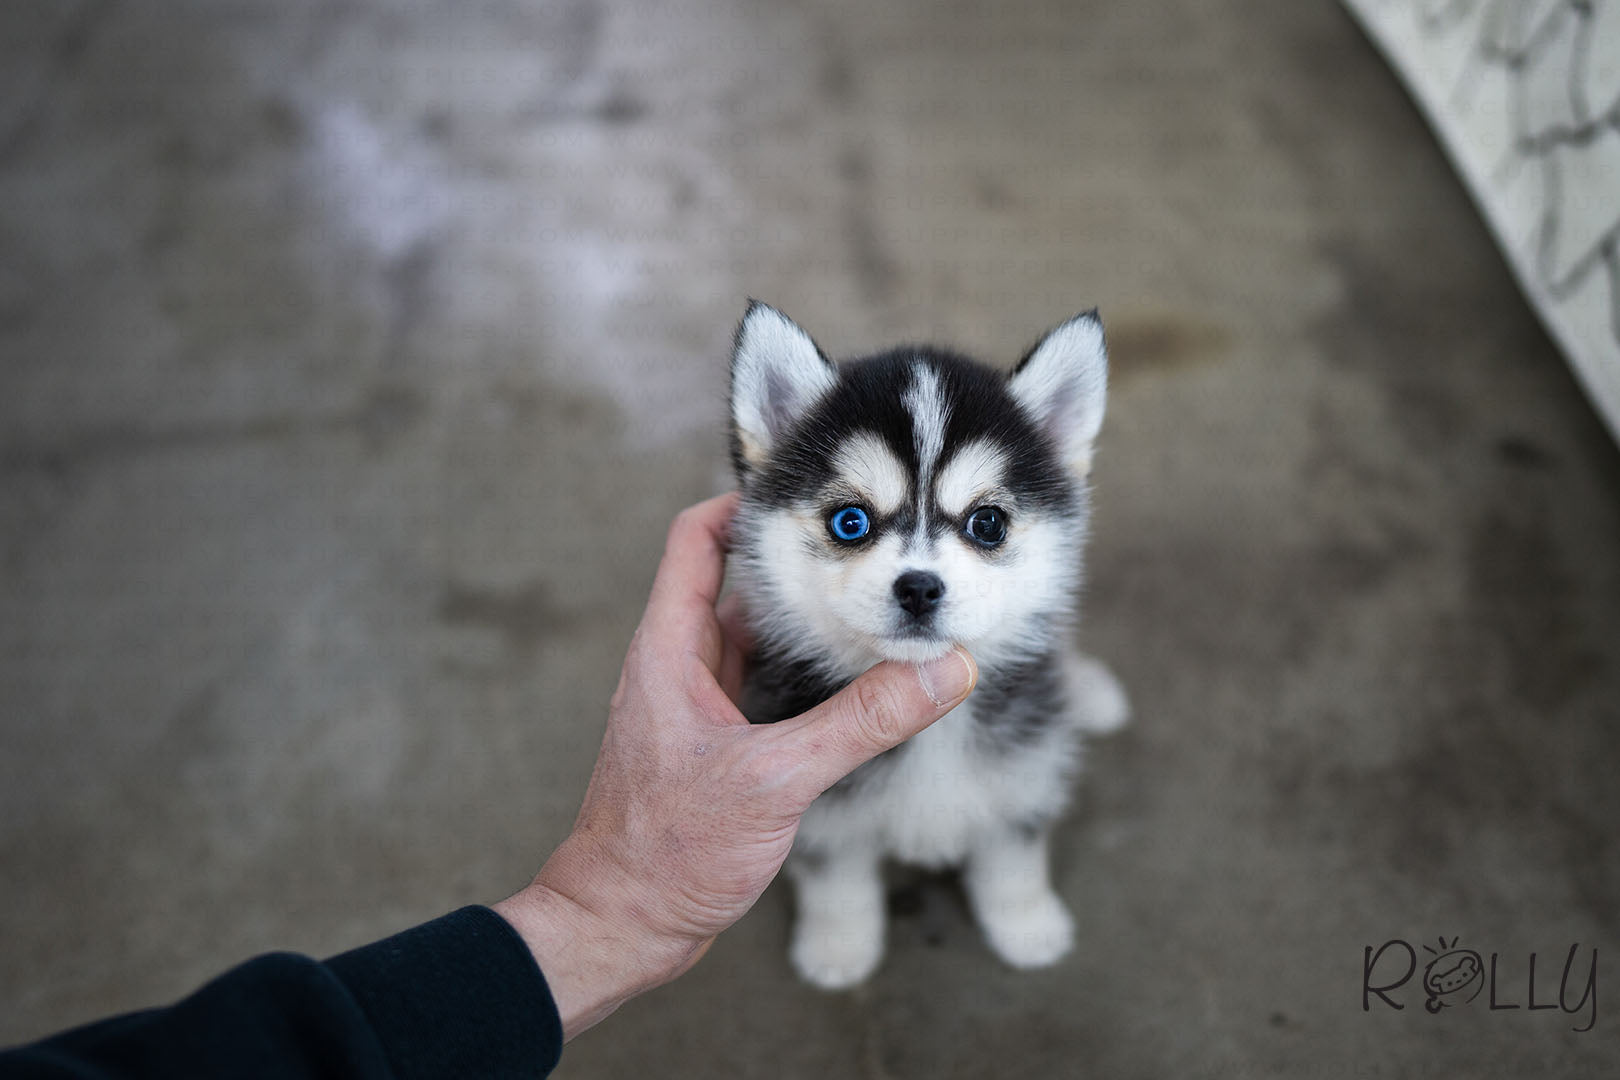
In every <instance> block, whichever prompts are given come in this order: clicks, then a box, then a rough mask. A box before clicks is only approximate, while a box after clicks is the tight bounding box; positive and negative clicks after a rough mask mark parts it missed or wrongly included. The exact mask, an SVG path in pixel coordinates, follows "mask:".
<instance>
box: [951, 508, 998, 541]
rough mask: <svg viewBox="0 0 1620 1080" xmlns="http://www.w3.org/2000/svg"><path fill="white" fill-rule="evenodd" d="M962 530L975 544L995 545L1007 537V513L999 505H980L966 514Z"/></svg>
mask: <svg viewBox="0 0 1620 1080" xmlns="http://www.w3.org/2000/svg"><path fill="white" fill-rule="evenodd" d="M962 531H963V532H965V533H967V534H968V538H969V539H970V540H972V541H973V542H974V543H976V544H980V545H982V546H984V547H995V546H996V545H997V544H999V543H1001V542H1002V541H1003V540H1005V539H1007V515H1006V513H1005V512H1003V511H1002V509H1001V507H999V506H981V507H979V508H978V509H977V510H975V511H973V513H971V514H969V515H968V519H967V524H966V525H965V526H963V529H962Z"/></svg>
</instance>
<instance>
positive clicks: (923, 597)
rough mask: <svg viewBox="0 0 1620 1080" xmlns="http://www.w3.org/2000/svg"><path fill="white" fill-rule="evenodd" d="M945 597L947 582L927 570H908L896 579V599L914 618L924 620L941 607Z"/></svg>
mask: <svg viewBox="0 0 1620 1080" xmlns="http://www.w3.org/2000/svg"><path fill="white" fill-rule="evenodd" d="M944 595H945V582H943V581H941V580H940V577H939V575H938V574H931V573H929V572H928V571H927V570H907V571H906V572H905V573H903V574H901V575H900V576H899V577H897V578H895V579H894V598H895V599H896V600H898V601H900V606H901V607H903V608H905V609H906V610H907V611H908V612H910V613H911V614H912V616H914V617H916V618H922V616H924V615H927V614H928V613H929V612H930V611H933V610H934V609H935V608H936V607H938V606H939V598H940V597H942V596H944Z"/></svg>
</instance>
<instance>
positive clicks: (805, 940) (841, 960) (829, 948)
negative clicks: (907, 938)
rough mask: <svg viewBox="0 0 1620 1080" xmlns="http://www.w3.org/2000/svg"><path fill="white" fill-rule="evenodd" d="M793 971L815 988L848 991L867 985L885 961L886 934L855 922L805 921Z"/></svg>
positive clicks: (796, 939) (797, 930)
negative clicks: (854, 923) (884, 939)
mask: <svg viewBox="0 0 1620 1080" xmlns="http://www.w3.org/2000/svg"><path fill="white" fill-rule="evenodd" d="M788 955H789V957H790V958H791V959H792V961H793V970H795V971H797V972H798V973H799V977H800V978H802V979H803V980H804V981H805V982H807V983H809V984H810V985H811V986H816V987H819V988H821V989H822V990H847V989H849V988H850V987H852V986H855V985H857V984H859V983H862V982H865V981H866V977H867V976H868V975H870V974H872V972H873V971H876V970H877V966H878V961H879V960H881V959H883V933H882V931H881V929H879V930H878V931H877V932H875V933H874V932H873V931H872V929H871V928H870V927H865V926H857V925H853V923H852V921H839V920H831V919H827V920H822V919H816V920H809V919H806V920H801V921H800V923H799V925H798V926H796V927H794V929H793V947H792V949H791V950H790V951H789V954H788Z"/></svg>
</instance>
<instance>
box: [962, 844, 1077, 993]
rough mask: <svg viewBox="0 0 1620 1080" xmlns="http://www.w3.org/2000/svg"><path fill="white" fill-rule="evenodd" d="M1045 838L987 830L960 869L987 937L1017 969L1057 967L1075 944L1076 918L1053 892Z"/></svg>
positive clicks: (969, 898)
mask: <svg viewBox="0 0 1620 1080" xmlns="http://www.w3.org/2000/svg"><path fill="white" fill-rule="evenodd" d="M1046 839H1047V832H1046V830H1045V829H1040V830H1029V829H1021V828H1018V827H1016V826H1012V825H1008V826H1003V827H999V828H995V829H991V830H989V831H988V832H987V833H986V834H985V835H984V836H982V837H980V839H979V840H978V842H977V843H976V844H975V845H974V847H973V850H972V851H971V852H970V853H969V854H968V860H967V864H966V865H965V866H964V867H963V868H962V884H963V886H964V887H965V888H966V890H967V895H968V902H969V904H970V905H971V906H972V908H973V914H974V917H975V918H977V919H978V921H979V926H980V927H981V928H982V929H983V930H984V936H985V938H986V939H987V940H988V941H989V943H990V947H991V948H992V949H994V950H995V953H996V955H997V956H999V957H1001V958H1002V959H1003V960H1005V961H1006V962H1007V963H1009V964H1011V965H1012V966H1013V967H1015V968H1039V967H1047V966H1049V965H1051V964H1055V963H1057V962H1058V960H1059V959H1061V958H1062V957H1063V954H1065V953H1067V952H1068V951H1069V949H1070V947H1071V946H1072V945H1073V944H1074V917H1073V916H1071V915H1070V914H1069V909H1068V908H1066V907H1064V906H1063V901H1062V900H1059V899H1058V895H1057V893H1055V892H1054V891H1052V883H1051V879H1050V877H1049V875H1048V872H1047V852H1046Z"/></svg>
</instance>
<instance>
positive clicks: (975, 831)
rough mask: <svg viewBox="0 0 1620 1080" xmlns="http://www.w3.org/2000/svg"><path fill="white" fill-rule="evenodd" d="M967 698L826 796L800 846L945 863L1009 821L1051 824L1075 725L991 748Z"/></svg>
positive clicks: (1068, 767)
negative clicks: (887, 757) (1020, 742)
mask: <svg viewBox="0 0 1620 1080" xmlns="http://www.w3.org/2000/svg"><path fill="white" fill-rule="evenodd" d="M976 704H977V703H976V702H975V700H974V698H972V697H970V698H969V699H968V700H967V701H965V702H963V703H962V704H961V705H959V706H957V707H956V708H955V709H954V710H952V711H951V713H950V714H949V715H948V716H946V717H944V718H943V719H941V720H940V721H939V722H937V723H936V724H934V725H933V726H932V727H930V728H928V729H927V730H926V731H923V732H921V733H920V734H918V735H917V736H915V737H914V738H912V739H911V741H910V742H908V743H907V744H906V745H905V746H904V747H902V748H900V749H899V750H897V751H895V752H894V754H895V757H894V759H893V760H892V761H880V762H878V763H876V764H875V765H873V766H871V768H872V769H873V770H874V774H873V775H871V776H860V775H857V776H856V777H855V778H854V780H853V781H852V782H851V783H850V785H849V787H848V789H847V790H845V789H838V790H834V791H832V792H829V793H828V794H826V795H823V796H822V797H821V798H820V799H818V800H816V802H815V804H814V805H813V806H811V808H810V811H809V813H807V814H806V815H805V816H804V821H803V824H802V825H801V826H800V846H801V847H802V848H803V849H805V850H808V851H815V850H817V849H818V848H820V847H823V846H828V847H838V848H842V849H845V850H847V849H849V848H850V847H864V848H866V849H867V850H868V851H869V852H870V853H871V854H872V855H874V856H877V857H884V856H887V857H891V858H895V859H899V860H901V861H903V862H909V863H917V864H919V865H923V866H929V867H935V868H943V867H947V866H955V865H959V864H960V863H962V862H963V860H965V859H966V858H967V856H968V854H969V852H970V851H972V850H973V849H974V847H975V846H977V845H978V844H982V843H983V842H984V841H985V839H986V837H987V836H989V835H991V834H992V833H994V832H996V831H998V830H1003V829H1005V828H1006V826H1007V823H1009V822H1019V821H1031V822H1033V821H1046V820H1050V818H1051V817H1052V816H1054V815H1055V814H1056V813H1057V812H1058V811H1059V810H1060V809H1061V807H1062V806H1063V804H1064V803H1065V801H1066V799H1067V788H1068V783H1067V778H1068V776H1069V775H1070V774H1071V773H1072V770H1073V767H1074V764H1075V757H1076V750H1077V745H1076V739H1075V738H1074V732H1073V729H1072V727H1071V726H1070V725H1067V724H1058V725H1055V726H1054V729H1053V730H1052V731H1050V732H1047V733H1044V734H1043V736H1042V737H1041V738H1039V739H1037V740H1035V741H1033V742H1031V743H1029V744H1027V745H1022V746H1016V747H1007V746H1001V745H995V744H994V743H993V741H992V740H988V739H986V738H985V737H984V733H983V732H982V731H981V730H979V718H978V716H977V715H976V714H975V706H976Z"/></svg>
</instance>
